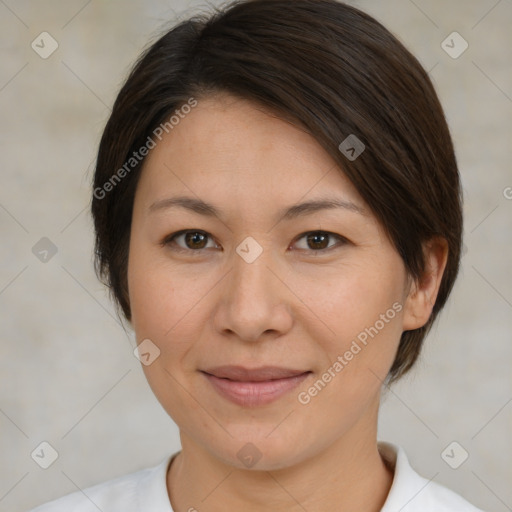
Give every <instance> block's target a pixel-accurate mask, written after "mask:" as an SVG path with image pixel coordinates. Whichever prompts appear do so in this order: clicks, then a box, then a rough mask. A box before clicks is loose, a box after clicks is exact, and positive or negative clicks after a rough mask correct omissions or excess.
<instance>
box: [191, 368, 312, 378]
mask: <svg viewBox="0 0 512 512" xmlns="http://www.w3.org/2000/svg"><path fill="white" fill-rule="evenodd" d="M201 371H203V372H204V373H209V374H210V375H214V376H215V377H219V378H223V379H230V380H236V381H241V382H251V381H252V382H261V381H267V380H275V379H286V378H289V377H295V376H297V375H302V374H303V373H306V372H308V371H309V370H296V369H292V368H281V367H278V366H260V367H258V368H245V367H243V366H233V365H226V366H216V367H214V368H213V367H212V368H207V369H205V370H201Z"/></svg>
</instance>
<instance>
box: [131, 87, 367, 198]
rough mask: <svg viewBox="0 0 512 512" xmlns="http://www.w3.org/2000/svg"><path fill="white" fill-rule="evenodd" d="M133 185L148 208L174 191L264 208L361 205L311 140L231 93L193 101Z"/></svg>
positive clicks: (352, 187) (293, 125)
mask: <svg viewBox="0 0 512 512" xmlns="http://www.w3.org/2000/svg"><path fill="white" fill-rule="evenodd" d="M139 188H140V189H141V191H140V195H143V196H144V197H145V198H146V201H145V202H147V201H151V202H152V203H153V202H154V201H155V200H159V199H164V198H165V197H166V196H168V195H169V194H171V193H178V192H179V193H180V194H182V193H187V195H191V194H192V195H195V196H197V197H198V198H201V199H203V200H205V201H208V198H210V199H211V200H212V201H209V202H214V201H213V200H214V199H215V202H222V203H225V202H229V203H233V204H234V205H236V204H238V206H245V207H247V208H249V207H250V206H254V207H257V208H265V207H270V206H272V205H276V204H281V203H286V204H288V203H293V202H298V201H301V200H305V199H313V198H314V197H316V196H320V195H321V196H325V195H326V192H329V193H332V194H336V193H337V195H338V197H341V198H343V199H346V200H351V201H352V202H355V203H358V204H359V205H360V206H361V207H363V206H364V205H363V201H362V199H361V198H360V197H359V194H358V193H357V191H356V189H355V187H354V186H353V185H352V184H351V183H350V181H349V180H348V178H347V177H346V176H345V175H344V174H343V173H342V172H341V170H340V168H339V166H338V165H337V163H336V162H335V161H334V160H333V158H332V157H331V156H330V155H329V154H328V153H327V152H326V151H325V150H324V149H323V148H322V146H321V145H320V144H319V143H318V142H317V141H316V140H315V138H314V137H313V136H312V135H310V134H309V133H307V132H306V131H305V130H304V129H302V128H301V127H299V126H297V125H295V124H293V123H292V122H290V121H287V120H284V119H282V118H281V117H278V116H277V115H276V114H273V113H271V112H269V111H268V110H266V109H265V108H264V107H262V106H260V105H258V104H256V103H253V102H250V101H247V100H243V99H239V98H235V97H233V96H229V95H216V96H214V97H208V98H204V99H200V100H198V103H197V106H196V107H195V108H193V109H192V110H191V111H190V112H189V113H188V114H186V115H183V116H182V118H181V119H180V121H179V123H178V124H177V125H175V126H174V127H173V128H172V130H170V131H169V133H165V134H164V135H163V137H162V140H161V141H158V142H157V145H156V147H155V148H154V149H152V150H151V152H150V153H149V155H148V156H147V157H146V161H145V163H144V167H143V171H142V176H141V180H140V182H139ZM138 194H139V191H138Z"/></svg>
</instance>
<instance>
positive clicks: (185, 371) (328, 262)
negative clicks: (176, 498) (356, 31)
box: [128, 96, 408, 470]
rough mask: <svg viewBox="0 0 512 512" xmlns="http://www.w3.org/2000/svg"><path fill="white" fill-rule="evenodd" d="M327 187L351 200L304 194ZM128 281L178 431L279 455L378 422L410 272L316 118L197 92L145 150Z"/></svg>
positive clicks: (353, 436)
mask: <svg viewBox="0 0 512 512" xmlns="http://www.w3.org/2000/svg"><path fill="white" fill-rule="evenodd" d="M164 133H165V132H164ZM340 142H341V141H340ZM178 197H180V198H188V203H186V204H188V206H189V207H188V208H187V207H184V206H180V205H179V204H177V203H176V202H175V203H174V204H171V200H172V199H175V198H178ZM326 200H330V201H337V202H339V204H340V205H341V206H336V207H332V208H325V207H324V208H316V207H314V206H310V207H300V208H298V205H299V204H303V203H306V202H308V203H309V202H315V201H326ZM200 201H202V202H204V203H208V204H209V205H211V207H212V208H214V209H215V213H212V210H210V209H209V208H208V207H205V206H203V207H200V206H199V202H200ZM182 204H183V202H182ZM194 205H195V206H194ZM285 212H288V214H286V213H285ZM183 230H189V231H190V233H189V234H183V233H182V234H178V235H177V236H176V237H174V238H173V239H172V240H171V238H172V235H173V234H175V233H177V232H181V231H183ZM128 284H129V298H130V303H131V311H132V325H133V327H134V330H135V333H136V337H137V343H141V342H142V341H143V340H150V341H145V342H144V345H143V346H142V348H143V349H144V350H142V352H144V354H145V356H143V362H145V364H144V366H143V369H144V372H145V374H146V377H147V379H148V382H149V384H150V386H151V388H152V390H153V392H154V393H155V395H156V397H157V398H158V400H159V401H160V403H161V404H162V406H163V407H164V409H165V410H166V411H167V413H168V414H169V415H170V416H171V417H172V418H173V419H174V421H175V422H176V424H177V425H178V427H179V428H180V432H181V435H182V442H183V440H184V439H185V440H186V442H187V443H189V444H191V443H193V444H194V446H196V447H199V448H198V449H201V450H205V451H207V452H208V453H209V455H210V456H215V457H216V458H217V459H219V460H222V461H224V462H225V463H227V464H230V465H233V466H236V467H240V468H244V467H250V464H252V463H251V462H248V461H250V460H255V459H257V458H258V457H261V459H260V460H259V461H258V465H257V469H267V470H270V469H277V468H284V467H288V466H291V465H293V464H296V463H299V462H301V461H303V460H306V459H307V458H309V457H312V456H314V455H315V454H318V453H320V452H321V451H322V450H326V449H328V448H329V447H330V446H332V445H333V443H336V442H341V441H342V440H347V442H348V441H350V443H352V444H353V443H356V442H358V441H364V440H365V439H367V438H368V437H370V438H371V437H372V436H375V429H376V418H377V410H378V403H379V392H380V388H381V381H382V380H383V379H384V378H385V377H386V375H387V373H388V370H389V368H390V366H391V364H392V362H393V359H394V356H395V353H396V350H397V347H398V342H399V339H400V335H401V333H402V331H403V330H404V329H406V328H407V327H408V326H407V325H406V322H407V306H406V303H405V302H406V272H405V269H404V265H403V262H402V260H401V258H400V257H399V255H398V253H397V252H396V250H395V249H394V248H393V247H392V246H391V244H390V242H389V241H388V238H387V237H386V236H385V235H384V232H383V230H382V229H381V227H380V225H379V224H378V223H377V221H376V219H375V217H374V216H373V215H372V214H371V213H370V211H369V209H368V207H367V205H366V204H365V203H364V202H363V200H362V198H361V197H360V196H359V194H358V193H357V192H356V190H355V188H354V187H353V186H352V185H351V183H350V182H349V181H348V179H346V178H345V177H344V175H342V174H341V173H340V172H339V170H338V169H337V168H336V165H335V163H334V161H333V160H332V159H331V157H330V156H328V154H327V153H326V152H325V151H324V150H323V149H322V148H321V146H320V145H319V144H318V143H317V142H316V141H315V140H314V139H313V138H312V137H311V136H310V135H308V134H306V133H305V132H304V131H302V130H300V129H298V128H296V127H294V126H292V125H291V124H289V123H287V122H285V121H283V120H280V119H277V118H276V117H273V116H271V115H269V114H268V113H265V112H264V111H263V110H260V109H259V108H258V107H256V106H255V105H253V104H252V103H250V102H247V101H243V100H239V99H235V98H232V97H229V96H224V97H221V96H219V97H216V98H213V97H212V98H209V99H204V100H201V101H199V103H198V105H197V106H196V107H195V108H193V109H192V111H191V112H190V113H189V114H188V115H187V116H186V117H185V118H184V119H181V120H180V122H179V124H178V125H177V126H175V127H174V128H173V130H172V131H170V132H169V134H166V135H165V137H164V138H163V139H162V140H161V142H158V144H157V146H156V147H155V148H154V149H152V150H151V151H150V154H149V155H148V157H147V159H146V162H145V165H144V169H143V172H142V175H141V179H140V182H139V184H138V188H137V192H136V197H135V203H134V211H133V221H132V228H131V240H130V251H129V265H128ZM158 351H159V352H158ZM148 363H149V364H148ZM226 365H230V366H237V367H243V368H245V369H248V370H253V369H255V370H258V369H261V367H266V366H272V367H279V368H284V369H286V370H290V374H294V375H295V377H290V376H289V375H288V377H287V378H284V376H285V374H278V373H272V371H270V373H265V372H260V373H257V374H248V373H243V371H242V372H238V373H237V371H236V369H235V370H233V371H232V372H231V373H222V372H221V370H219V368H220V367H221V366H226ZM205 372H207V373H210V374H211V375H213V374H215V373H216V374H217V377H215V376H213V377H212V376H208V375H207V373H205ZM227 376H229V377H231V379H230V380H227V379H226V377H227ZM277 377H282V378H281V379H278V380H274V382H269V379H271V378H277ZM255 381H259V383H258V382H255ZM315 383H316V384H315ZM374 441H375V440H374ZM248 443H252V445H249V444H248ZM251 457H253V459H251Z"/></svg>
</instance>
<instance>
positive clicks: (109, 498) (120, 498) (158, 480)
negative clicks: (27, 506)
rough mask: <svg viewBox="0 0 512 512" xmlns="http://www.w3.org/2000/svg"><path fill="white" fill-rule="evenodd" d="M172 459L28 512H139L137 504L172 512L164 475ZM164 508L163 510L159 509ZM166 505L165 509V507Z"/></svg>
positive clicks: (156, 511) (139, 508) (163, 511)
mask: <svg viewBox="0 0 512 512" xmlns="http://www.w3.org/2000/svg"><path fill="white" fill-rule="evenodd" d="M171 458H172V457H166V458H165V459H164V460H163V461H162V462H161V463H160V464H158V465H157V466H154V467H150V468H145V469H141V470H139V471H135V472H133V473H128V474H125V475H122V476H119V477H117V478H113V479H111V480H107V481H105V482H102V483H99V484H97V485H94V486H91V487H87V488H85V489H83V490H78V491H75V492H72V493H70V494H67V495H65V496H62V497H61V498H58V499H56V500H53V501H49V502H47V503H44V504H43V505H40V506H38V507H36V508H34V509H31V510H30V511H28V512H98V510H105V511H108V512H139V511H141V510H144V507H143V508H141V507H140V506H139V503H142V504H144V505H146V504H147V503H149V502H150V501H151V502H154V503H155V505H156V501H157V500H158V506H155V508H153V509H152V510H155V512H160V511H162V512H168V511H170V512H172V509H171V508H170V503H169V501H168V499H166V498H167V491H166V483H165V474H166V472H167V467H168V464H169V462H170V460H171ZM162 504H163V507H162V506H161V505H162ZM167 505H168V506H167Z"/></svg>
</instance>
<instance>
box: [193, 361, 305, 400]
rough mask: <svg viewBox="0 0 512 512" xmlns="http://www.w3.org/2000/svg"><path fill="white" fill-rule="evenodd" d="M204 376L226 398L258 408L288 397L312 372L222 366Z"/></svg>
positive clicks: (204, 371)
mask: <svg viewBox="0 0 512 512" xmlns="http://www.w3.org/2000/svg"><path fill="white" fill-rule="evenodd" d="M201 373H202V374H203V375H204V376H205V377H206V379H207V380H208V382H209V383H210V384H211V386H212V388H213V389H214V390H215V391H216V392H217V393H218V394H219V395H220V396H222V397H223V398H226V399H228V400H229V401H231V402H233V403H235V404H237V405H240V406H242V407H255V406H261V405H265V404H268V403H270V402H273V401H275V400H277V399H278V398H281V397H282V396H284V395H286V394H287V393H289V392H290V391H292V390H293V389H294V388H296V387H297V386H298V385H299V384H300V383H301V382H303V381H304V380H305V379H306V378H308V377H309V375H310V374H311V373H312V372H311V371H309V370H306V371H304V370H296V369H290V368H280V367H276V366H264V367H260V368H253V369H249V368H244V367H242V366H218V367H215V368H209V369H208V370H202V371H201Z"/></svg>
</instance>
